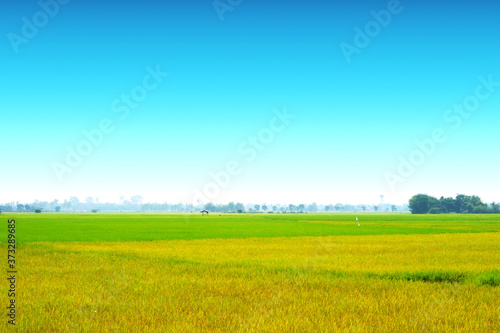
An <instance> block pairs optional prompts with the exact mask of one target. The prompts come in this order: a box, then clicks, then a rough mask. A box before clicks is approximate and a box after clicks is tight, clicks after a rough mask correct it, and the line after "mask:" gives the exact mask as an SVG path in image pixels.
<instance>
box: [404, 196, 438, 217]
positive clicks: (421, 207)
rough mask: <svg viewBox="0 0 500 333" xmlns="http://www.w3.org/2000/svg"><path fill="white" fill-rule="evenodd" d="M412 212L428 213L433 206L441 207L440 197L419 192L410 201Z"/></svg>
mask: <svg viewBox="0 0 500 333" xmlns="http://www.w3.org/2000/svg"><path fill="white" fill-rule="evenodd" d="M409 207H410V211H411V213H412V214H427V213H428V212H429V210H430V209H431V208H433V207H437V208H440V207H439V201H438V199H436V198H434V197H431V196H430V195H427V194H417V195H414V196H413V197H411V199H410V202H409Z"/></svg>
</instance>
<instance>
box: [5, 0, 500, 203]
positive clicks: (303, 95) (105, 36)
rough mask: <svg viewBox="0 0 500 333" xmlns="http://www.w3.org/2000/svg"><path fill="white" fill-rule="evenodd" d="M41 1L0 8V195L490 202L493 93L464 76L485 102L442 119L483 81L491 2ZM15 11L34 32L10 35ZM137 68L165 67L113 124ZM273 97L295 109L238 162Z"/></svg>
mask: <svg viewBox="0 0 500 333" xmlns="http://www.w3.org/2000/svg"><path fill="white" fill-rule="evenodd" d="M42 3H44V4H47V6H45V7H46V8H49V9H48V11H52V13H51V14H53V17H51V16H50V15H48V14H44V13H43V12H42V14H40V12H41V11H43V9H42V8H41V7H40V4H38V3H37V2H35V1H9V2H4V3H2V5H1V6H2V10H1V11H0V15H1V20H0V21H1V22H2V24H1V28H2V31H1V33H2V35H3V38H1V39H0V51H1V52H0V54H1V55H0V56H1V57H2V62H1V64H2V71H1V72H2V80H1V81H0V82H1V83H0V85H1V90H2V110H3V112H2V120H3V126H2V131H1V132H0V141H1V142H2V146H3V149H2V155H1V156H2V166H1V167H0V168H1V169H0V170H1V171H2V175H3V177H2V179H3V180H2V190H1V192H0V201H4V202H6V201H17V200H19V201H25V200H26V201H27V200H31V199H34V198H38V199H45V200H50V199H53V198H55V197H57V198H61V199H63V198H65V197H69V196H70V195H78V196H81V197H84V196H88V195H91V196H93V197H99V198H104V199H108V200H116V199H117V198H118V197H119V195H121V194H124V195H135V194H142V195H143V196H144V197H145V198H146V200H148V199H149V200H157V201H163V200H162V199H165V200H168V201H190V200H193V193H195V192H196V191H195V190H198V191H199V192H201V193H203V194H204V197H205V198H206V199H209V200H210V201H214V202H225V201H229V200H239V201H245V202H267V203H269V202H312V201H316V202H318V203H335V202H344V203H348V202H349V203H377V202H378V200H379V195H380V194H384V195H385V196H386V202H393V203H404V202H407V200H408V199H409V197H410V196H411V195H412V194H415V193H420V192H422V193H429V194H432V195H438V196H439V195H451V196H454V195H455V194H457V193H466V194H478V195H480V196H481V197H483V199H485V200H486V201H493V200H495V201H499V200H500V191H499V190H498V188H499V185H500V177H498V169H499V165H500V163H499V162H500V157H499V155H498V153H497V151H498V138H499V136H498V121H499V120H500V87H496V86H494V87H493V89H492V91H488V89H487V88H488V87H482V88H480V91H482V92H485V93H489V94H488V97H487V98H484V99H482V100H481V101H480V104H479V105H478V106H477V108H475V110H474V111H473V112H471V113H470V115H469V116H468V117H467V118H463V119H462V120H463V121H462V122H461V124H460V126H459V127H458V128H456V129H454V128H452V124H454V123H452V122H450V121H448V122H446V121H445V120H444V115H445V114H446V112H447V110H448V109H450V108H453V105H454V104H460V103H463V102H464V100H466V99H467V98H469V97H470V96H474V94H475V91H476V89H477V88H478V86H479V85H481V84H482V83H481V82H483V81H481V80H480V79H479V77H483V78H484V79H485V80H487V79H488V76H489V75H491V77H492V81H493V82H497V81H500V68H499V67H500V63H499V62H498V59H500V43H499V42H500V40H499V39H500V37H499V36H500V24H499V23H498V12H499V10H500V4H499V3H498V2H494V1H484V0H483V1H474V2H472V1H466V2H460V3H456V2H449V1H448V2H440V3H439V4H436V3H435V2H432V1H424V0H419V1H416V0H414V1H401V2H399V4H398V3H397V2H390V1H336V2H333V1H331V2H326V1H319V0H314V1H301V2H299V1H291V2H286V3H284V2H269V1H261V0H254V1H247V0H243V1H241V2H240V3H239V4H237V2H236V1H233V2H232V3H233V4H237V5H235V6H231V5H229V6H231V9H232V11H225V12H224V13H223V18H224V19H223V20H221V19H220V16H219V15H218V12H217V10H216V9H215V8H214V5H213V3H212V2H211V1H180V2H179V1H177V2H167V1H163V2H159V1H120V2H113V1H110V0H107V1H78V0H72V1H69V2H68V3H66V4H61V3H58V8H56V7H54V5H53V4H54V2H53V1H43V0H42ZM220 3H224V4H226V6H228V5H227V4H228V3H229V2H225V1H221V2H220ZM220 3H219V5H220ZM219 8H221V7H219ZM390 8H397V9H398V10H397V13H392V14H391V18H390V22H388V24H385V25H386V26H382V25H381V24H380V23H378V24H379V29H378V31H372V32H370V31H369V32H368V33H369V34H371V35H372V37H371V38H370V37H369V36H368V37H369V38H370V42H369V44H368V45H367V46H365V47H358V53H354V54H352V55H351V57H350V62H348V61H347V60H346V57H345V55H344V53H343V52H342V49H341V47H340V45H341V44H342V43H346V44H349V45H352V46H354V47H356V43H355V37H356V32H355V28H356V27H358V28H359V29H360V30H361V31H363V32H364V33H366V27H367V25H368V26H370V22H373V21H374V20H375V18H374V16H373V15H372V14H371V11H375V12H376V13H379V14H380V13H384V12H385V11H389V9H390ZM381 11H383V12H381ZM389 13H390V11H389ZM44 15H45V16H44ZM380 15H382V14H380ZM382 16H383V15H382ZM23 17H25V18H26V20H27V21H28V22H29V23H30V24H34V20H35V23H37V22H38V25H39V27H38V28H37V29H38V31H37V32H36V33H33V31H31V35H28V36H26V35H23V26H24V25H25V24H26V20H23ZM44 17H45V18H46V20H45V21H43V20H44ZM36 20H38V21H36ZM371 26H374V25H373V24H372V25H371ZM35 27H36V25H35ZM375 27H376V25H375ZM26 31H28V32H30V31H29V28H26V27H24V32H26ZM13 36H15V37H13ZM22 38H24V39H22ZM21 39H22V40H23V42H19V40H21ZM13 40H14V42H13ZM16 51H17V52H16ZM147 68H149V69H150V70H155V69H157V68H159V70H160V71H161V72H167V73H168V76H165V77H164V78H162V79H161V82H157V83H158V85H157V87H155V88H154V89H152V90H151V91H149V90H148V91H147V97H146V98H144V100H141V102H140V103H137V104H138V105H137V107H135V108H133V109H132V108H130V113H129V114H128V116H127V117H126V118H125V119H120V117H119V116H120V113H116V112H113V111H114V110H116V108H115V109H114V108H113V102H114V101H116V100H117V99H118V101H120V99H121V98H122V95H124V94H125V95H127V94H128V95H130V94H131V92H132V90H133V89H135V88H137V87H139V88H137V89H139V91H140V87H141V86H142V84H143V80H144V79H145V77H146V76H147V75H150V72H149V71H148V69H147ZM151 79H152V78H151ZM148 82H153V81H148ZM470 100H471V99H470V98H469V101H470ZM472 100H473V99H472ZM121 105H122V106H123V103H122V104H121ZM285 109H286V110H287V112H288V113H289V114H293V116H294V118H293V119H290V121H289V123H288V124H286V125H285V126H284V129H283V130H282V131H280V132H279V133H278V132H274V133H273V138H272V140H270V141H269V142H266V144H264V145H261V146H264V148H262V150H258V149H256V155H255V158H253V159H251V160H250V161H249V160H248V159H247V157H248V156H245V155H244V154H241V152H239V149H238V148H239V147H240V146H241V145H243V146H244V147H247V146H248V147H250V146H251V144H250V143H249V137H252V136H257V137H258V135H259V134H260V133H263V132H262V131H264V132H266V128H269V126H270V125H269V124H270V122H272V121H273V119H274V118H275V117H276V113H275V112H277V111H276V110H281V111H279V112H283V110H285ZM449 115H454V116H457V114H455V113H454V114H449ZM103 119H109V120H110V121H111V122H112V124H113V126H114V130H113V131H112V132H111V133H109V134H104V135H103V138H102V142H101V143H100V144H99V145H97V146H93V147H92V152H91V153H90V154H88V155H87V156H82V159H81V161H80V163H79V164H78V166H76V167H71V168H70V169H71V172H61V165H63V166H66V167H68V166H67V163H66V157H67V154H68V151H67V149H68V148H67V147H70V148H71V149H75V150H76V149H77V147H78V145H79V144H80V143H81V142H82V141H85V140H86V137H85V136H84V135H83V134H82V131H83V130H87V131H91V130H93V129H96V128H98V127H99V123H100V122H101V121H102V120H103ZM436 128H441V129H443V131H444V133H445V135H446V137H447V139H446V140H445V141H444V142H442V143H438V144H436V147H435V150H434V151H433V152H432V153H431V154H429V155H428V156H427V155H426V156H425V160H424V162H423V163H421V164H419V165H417V166H415V167H414V170H413V173H412V174H411V175H409V176H404V177H403V176H402V175H401V174H400V173H398V168H399V167H400V164H401V162H400V159H399V158H400V156H402V157H403V158H406V159H409V156H410V155H411V154H412V153H413V152H415V150H418V147H417V146H416V144H415V140H425V139H428V138H430V137H431V135H432V134H431V133H432V132H433V130H435V129H436ZM266 133H267V132H266ZM245 145H247V146H245ZM415 154H417V155H418V153H415ZM417 155H415V156H417ZM229 161H237V162H238V164H239V166H240V172H239V173H238V174H237V175H236V174H235V175H230V177H229V180H228V182H227V185H226V183H224V184H223V186H222V185H217V183H216V182H215V181H214V180H213V179H212V177H210V173H211V172H212V173H216V174H218V173H220V172H222V171H223V170H225V169H226V166H227V163H228V162H229ZM55 165H57V166H58V168H59V169H58V170H59V173H58V172H57V171H55V169H57V168H56V167H55ZM63 168H64V167H63ZM63 170H67V169H63ZM388 175H390V176H388ZM394 176H396V177H400V178H394ZM388 177H392V178H391V179H392V180H393V183H392V185H391V182H390V181H388ZM394 179H398V181H397V182H394ZM211 183H212V185H213V183H215V184H216V185H217V186H218V192H217V193H216V194H212V195H211V194H210V193H206V192H207V191H206V190H205V188H210V186H211V185H207V184H211ZM207 186H208V187H207ZM212 187H213V186H212ZM197 199H199V198H197Z"/></svg>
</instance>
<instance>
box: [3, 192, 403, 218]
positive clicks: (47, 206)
mask: <svg viewBox="0 0 500 333" xmlns="http://www.w3.org/2000/svg"><path fill="white" fill-rule="evenodd" d="M204 209H205V210H207V211H209V212H212V213H214V212H219V213H281V214H284V213H315V212H327V213H330V212H337V213H345V212H381V213H384V212H407V211H409V208H408V205H400V206H396V205H392V204H383V205H367V204H358V205H351V204H342V203H336V204H327V205H322V204H317V203H315V202H313V203H310V204H305V203H304V204H279V203H259V204H255V203H246V204H244V203H241V202H233V201H231V202H229V203H227V204H220V203H212V202H209V203H206V204H201V203H200V204H195V205H193V204H185V203H167V202H164V203H154V202H153V203H143V198H142V197H141V196H140V195H136V196H132V197H130V198H128V199H127V198H125V197H123V196H122V197H121V198H120V202H118V203H108V202H100V201H99V199H98V198H92V197H88V198H86V199H85V200H84V201H80V200H79V199H78V198H77V197H70V198H69V199H66V200H64V201H59V200H53V201H51V202H49V201H38V200H35V201H34V202H30V203H20V202H10V203H6V204H0V212H22V213H35V212H55V213H59V212H61V213H66V212H92V213H97V212H167V213H191V212H194V213H198V212H200V211H201V210H204Z"/></svg>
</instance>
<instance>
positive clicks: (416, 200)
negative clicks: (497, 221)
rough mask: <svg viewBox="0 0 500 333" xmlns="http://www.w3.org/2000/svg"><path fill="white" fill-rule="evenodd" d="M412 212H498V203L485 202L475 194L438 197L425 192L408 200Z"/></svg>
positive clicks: (499, 207)
mask: <svg viewBox="0 0 500 333" xmlns="http://www.w3.org/2000/svg"><path fill="white" fill-rule="evenodd" d="M408 206H409V207H410V211H411V212H412V214H446V213H457V214H498V213H500V204H498V203H495V202H492V203H491V204H489V205H488V204H486V203H484V202H482V201H481V199H480V198H479V197H478V196H477V195H464V194H458V195H457V196H456V197H455V198H452V197H448V198H445V197H441V198H439V199H437V198H435V197H432V196H430V195H427V194H417V195H414V196H413V197H412V198H411V199H410V202H409V205H408Z"/></svg>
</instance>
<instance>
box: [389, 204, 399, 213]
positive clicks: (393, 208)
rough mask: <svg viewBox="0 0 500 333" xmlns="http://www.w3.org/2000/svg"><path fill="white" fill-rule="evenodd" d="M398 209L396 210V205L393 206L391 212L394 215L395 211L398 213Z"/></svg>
mask: <svg viewBox="0 0 500 333" xmlns="http://www.w3.org/2000/svg"><path fill="white" fill-rule="evenodd" d="M397 210H398V209H397V208H396V205H392V206H391V211H392V212H393V213H394V212H395V211H397Z"/></svg>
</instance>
